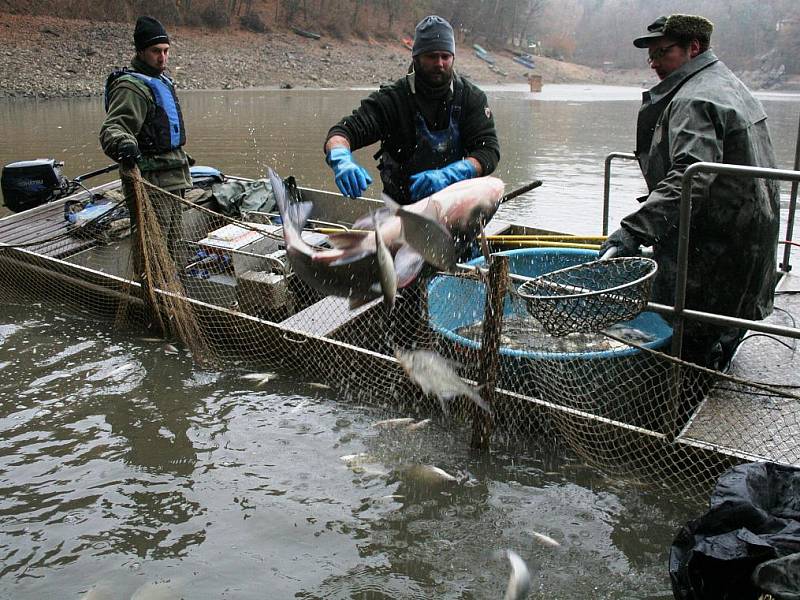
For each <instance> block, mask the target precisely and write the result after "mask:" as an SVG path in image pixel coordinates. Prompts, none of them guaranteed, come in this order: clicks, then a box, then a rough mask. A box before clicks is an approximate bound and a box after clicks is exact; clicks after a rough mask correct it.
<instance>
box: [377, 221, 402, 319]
mask: <svg viewBox="0 0 800 600" xmlns="http://www.w3.org/2000/svg"><path fill="white" fill-rule="evenodd" d="M372 225H373V227H374V228H375V248H376V250H375V253H376V254H377V258H378V275H379V276H380V289H381V293H382V294H383V303H384V305H385V306H386V312H387V313H391V312H392V309H393V308H394V299H395V296H397V272H396V271H395V266H394V260H393V259H392V255H391V253H390V252H389V248H387V247H386V244H385V243H384V241H383V237H382V236H381V228H380V227H378V221H377V219H376V217H375V213H372Z"/></svg>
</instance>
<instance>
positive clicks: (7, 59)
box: [0, 13, 654, 99]
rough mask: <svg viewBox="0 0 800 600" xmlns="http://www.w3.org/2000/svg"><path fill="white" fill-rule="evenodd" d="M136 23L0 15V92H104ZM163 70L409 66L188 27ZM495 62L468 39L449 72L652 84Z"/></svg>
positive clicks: (323, 84)
mask: <svg viewBox="0 0 800 600" xmlns="http://www.w3.org/2000/svg"><path fill="white" fill-rule="evenodd" d="M132 30H133V25H132V24H130V23H115V22H92V21H87V20H79V19H63V18H59V17H42V16H23V15H12V14H8V13H0V57H2V61H0V98H37V99H48V98H71V97H86V96H99V95H102V93H103V89H104V84H105V80H106V77H107V76H108V74H109V73H110V72H112V71H113V70H115V69H117V68H120V67H123V66H127V65H128V63H129V61H130V58H131V56H132V54H133V42H132ZM169 34H170V37H171V41H172V53H171V56H170V74H171V76H172V77H173V78H174V79H175V81H176V82H177V85H178V87H179V88H180V89H193V90H233V89H254V88H264V89H290V88H303V89H306V88H307V89H327V88H335V89H341V88H352V87H370V88H374V87H377V86H378V85H380V84H382V83H387V82H390V81H394V80H395V79H397V78H398V77H401V76H402V75H403V74H404V73H406V72H407V69H408V66H409V64H410V52H409V51H408V49H407V48H405V47H404V46H403V45H402V43H401V42H400V41H399V40H385V39H384V40H374V39H369V40H361V39H350V40H339V39H335V38H330V37H327V36H323V37H322V38H321V39H320V40H312V39H309V38H305V37H302V36H299V35H297V34H295V33H292V32H291V31H285V32H271V33H266V34H264V33H254V32H250V31H245V30H237V29H226V30H220V31H212V30H207V29H197V28H189V27H175V28H170V29H169ZM492 57H493V58H494V60H495V64H494V66H490V65H489V64H488V63H487V62H485V61H483V60H481V59H479V58H478V57H477V56H475V53H474V51H473V50H472V48H471V46H470V45H468V44H461V45H458V46H457V49H456V69H457V71H458V72H459V73H461V74H462V75H465V76H467V77H469V78H470V79H471V80H472V81H474V82H476V83H477V84H478V85H504V84H527V81H528V79H527V78H528V76H529V75H530V74H535V75H539V76H540V77H541V78H542V81H543V83H544V84H548V83H550V84H552V83H593V84H606V85H635V86H639V87H646V86H649V85H652V84H653V83H654V80H653V75H652V73H651V72H650V71H649V70H648V69H639V70H634V71H608V72H604V71H602V70H598V69H593V68H591V67H586V66H583V65H577V64H573V63H568V62H563V61H558V60H555V59H550V58H545V57H536V58H535V62H536V64H535V68H534V69H533V70H529V69H527V68H525V67H523V66H522V65H519V64H517V63H515V62H514V61H513V60H512V59H513V56H512V54H511V53H510V52H505V51H503V52H498V53H492Z"/></svg>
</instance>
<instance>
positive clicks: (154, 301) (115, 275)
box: [0, 182, 800, 496]
mask: <svg viewBox="0 0 800 600" xmlns="http://www.w3.org/2000/svg"><path fill="white" fill-rule="evenodd" d="M136 185H138V186H139V187H138V188H136V189H135V191H134V192H133V193H134V194H135V195H137V196H138V195H141V196H142V199H140V201H141V207H142V210H141V214H140V215H136V214H134V217H133V218H131V216H130V214H129V213H128V211H127V210H126V207H128V206H134V208H135V205H132V198H131V194H130V192H129V194H128V198H127V202H126V199H125V197H124V195H123V194H122V192H121V189H120V187H119V184H118V183H117V184H107V185H105V186H100V187H99V188H95V189H94V190H92V191H91V193H89V192H83V193H82V194H79V195H77V196H76V197H73V199H74V198H77V200H78V201H79V202H80V206H79V207H77V208H79V209H80V210H75V208H76V207H75V206H72V207H71V208H70V207H69V206H68V204H67V203H65V202H64V201H60V202H54V203H51V204H48V205H44V206H41V207H39V208H36V209H33V210H31V211H27V212H25V213H20V214H16V215H12V216H10V217H7V218H5V219H3V220H2V221H0V242H2V246H0V300H2V301H3V302H31V301H34V302H37V303H41V304H46V305H50V306H53V307H54V308H56V309H58V310H61V311H64V312H82V313H86V312H88V313H90V314H91V315H93V316H94V317H96V318H100V319H104V320H107V321H109V322H113V323H116V324H117V326H119V327H121V328H125V329H128V330H132V331H138V332H142V331H153V323H154V320H156V321H157V320H158V319H159V318H160V319H161V325H160V329H162V331H163V334H164V336H165V337H166V338H167V339H169V340H171V341H172V342H173V343H175V344H184V345H185V347H187V348H188V349H189V350H190V351H191V353H192V356H193V358H194V359H195V360H196V361H197V362H198V363H200V364H204V365H206V364H214V365H220V366H224V365H226V364H230V363H231V362H233V361H236V363H237V364H245V365H250V366H251V367H252V368H254V369H256V368H259V369H260V368H269V369H270V370H275V369H280V370H285V371H289V372H292V373H294V374H296V376H297V377H298V378H300V379H301V380H308V381H315V382H320V383H325V384H327V385H330V386H334V387H337V388H339V389H340V390H341V391H343V392H344V393H346V394H350V395H352V396H353V397H354V398H356V397H357V398H359V399H363V398H364V397H365V395H366V397H369V398H372V399H380V401H382V402H385V403H386V404H389V405H391V406H393V407H394V408H395V409H396V410H397V411H398V412H399V413H401V414H403V413H405V414H407V415H409V416H420V415H425V416H433V417H436V418H440V419H441V420H442V423H444V424H452V425H453V427H454V428H455V429H456V431H462V432H463V431H464V430H465V429H466V430H469V428H470V426H472V425H473V420H474V419H476V418H477V415H478V413H476V409H475V406H474V403H472V402H469V401H467V400H464V399H456V400H453V401H451V402H450V404H449V411H448V415H447V416H446V417H445V416H444V414H443V413H442V411H441V407H440V404H439V401H438V400H436V399H434V398H430V397H426V396H423V395H422V394H421V392H420V390H419V388H418V387H417V386H416V385H415V384H414V383H412V382H411V381H410V380H409V378H408V377H407V376H406V375H405V374H404V372H403V370H402V369H401V367H400V365H399V364H398V363H397V361H396V360H395V358H394V356H395V352H394V351H395V349H396V348H407V349H415V348H419V349H432V350H435V351H437V352H438V353H440V354H441V355H442V356H444V357H446V358H448V359H451V360H454V361H456V362H457V363H458V364H460V365H461V368H460V371H459V373H460V375H461V376H462V377H463V378H465V380H466V381H468V382H469V383H473V384H475V385H478V384H480V383H482V382H486V381H489V382H491V383H492V386H491V391H492V394H491V402H492V415H491V419H490V423H489V426H490V429H491V444H492V445H495V446H496V445H504V446H511V447H513V445H515V444H520V443H525V440H529V439H531V438H535V439H537V440H540V441H542V440H543V441H545V442H547V443H550V444H552V445H553V446H554V447H556V446H559V447H560V446H567V447H568V448H569V449H571V450H572V451H574V452H575V453H577V454H578V455H580V456H581V457H583V458H584V459H585V460H586V461H587V462H588V463H590V464H593V465H597V466H599V467H601V468H603V469H604V470H606V471H607V472H609V473H612V474H615V475H618V476H620V477H625V478H633V479H636V480H639V479H641V480H643V481H647V482H649V483H656V484H664V485H669V486H670V488H671V489H673V490H675V491H676V492H678V493H684V494H698V495H700V496H702V495H705V494H707V493H708V491H709V490H710V489H711V487H712V485H713V482H714V481H715V479H716V478H717V477H718V475H719V474H720V472H721V470H723V469H724V468H727V467H728V466H730V465H732V464H735V463H738V462H742V461H747V460H759V459H760V460H764V459H767V460H773V461H777V462H783V463H789V464H800V436H799V435H798V433H800V419H799V418H798V415H799V414H800V403H799V402H798V400H799V399H800V398H798V396H797V395H796V394H795V393H794V392H793V390H792V389H791V388H785V387H780V386H777V385H765V384H760V383H757V382H755V381H747V380H744V379H739V378H735V377H731V376H727V375H723V374H721V373H717V372H712V371H708V370H704V369H701V368H699V367H696V366H694V365H691V364H688V363H684V362H682V361H680V360H677V359H675V358H673V357H671V356H669V355H668V354H667V351H668V349H669V334H670V331H671V330H670V329H669V327H668V325H666V323H665V322H663V320H662V319H661V318H660V317H658V316H657V315H655V314H653V313H647V312H645V313H643V314H641V315H640V316H638V317H637V318H636V319H634V320H632V321H627V322H623V323H617V322H613V323H606V322H603V323H602V324H601V327H600V328H599V329H600V330H598V326H597V324H595V326H593V327H592V328H591V331H590V332H574V331H572V332H570V333H567V334H565V335H560V336H553V335H552V334H551V333H550V332H549V331H548V329H549V328H548V327H546V326H545V325H543V324H542V322H541V321H539V320H538V319H536V318H535V317H533V316H532V315H531V314H530V312H529V311H528V308H527V307H526V302H525V301H524V300H522V299H521V298H520V296H519V295H518V294H516V293H514V292H513V289H512V290H509V292H507V293H506V294H505V297H504V300H503V303H502V305H503V310H502V318H501V320H500V323H499V326H500V327H501V329H500V337H499V340H500V342H499V343H500V349H499V355H498V356H497V360H496V361H495V363H496V370H495V371H494V372H493V373H487V372H486V365H487V364H488V363H490V362H492V361H487V354H486V352H487V350H486V349H485V348H483V346H482V344H481V340H482V338H483V335H484V332H485V331H487V329H486V326H487V323H485V322H484V319H485V315H487V314H491V311H488V312H487V311H486V309H485V307H486V297H487V284H486V279H485V277H483V276H481V275H480V274H476V273H475V272H464V273H459V274H448V275H443V274H434V275H433V276H431V277H426V278H424V279H421V280H419V281H418V282H416V283H415V284H414V285H412V286H410V287H408V288H405V289H403V290H401V292H400V295H399V297H398V299H397V305H396V308H395V310H394V311H393V312H392V313H391V314H388V313H387V311H386V310H384V307H383V305H382V303H381V301H380V300H375V301H373V302H369V303H367V304H365V305H363V306H361V307H359V308H356V309H354V310H351V309H350V308H349V306H348V301H347V300H346V299H344V298H338V297H332V296H327V297H326V296H322V295H321V294H319V293H318V292H316V291H315V290H314V289H312V288H311V287H309V286H308V285H306V284H305V283H303V282H302V281H300V280H299V278H298V277H296V276H295V274H294V273H292V270H291V265H290V264H289V262H288V261H287V260H286V251H285V247H284V241H283V235H282V232H281V227H280V224H279V223H278V222H277V221H276V219H275V214H274V213H273V212H272V211H271V210H269V209H265V210H262V211H258V210H254V211H251V212H249V213H248V214H246V215H244V216H238V217H236V218H233V217H230V216H225V215H223V214H222V213H221V212H220V206H219V205H218V202H217V201H216V200H215V195H214V188H213V184H212V183H211V182H207V183H203V182H201V183H200V184H199V185H198V187H196V188H195V189H193V190H190V191H189V192H188V193H187V194H186V196H185V197H180V196H176V195H173V194H169V193H167V192H164V191H163V190H160V189H158V188H156V187H154V186H152V185H150V184H148V183H147V182H139V183H137V184H136ZM312 192H313V191H306V190H303V191H301V194H303V195H308V194H312ZM313 194H316V195H313ZM313 194H312V196H313V200H314V201H315V207H316V208H319V210H320V212H319V213H318V214H312V220H311V222H312V224H313V223H315V222H316V223H317V224H319V222H321V221H327V222H328V223H329V224H330V223H336V224H339V225H342V224H344V225H349V224H352V223H353V222H354V221H355V220H356V219H357V218H358V217H359V216H362V215H363V214H364V213H365V212H366V210H365V209H364V208H363V206H364V202H366V201H364V200H359V201H354V203H355V204H354V205H353V207H349V205H348V204H347V202H346V201H345V199H342V198H341V197H340V196H334V195H332V194H330V195H326V194H325V193H323V192H314V193H313ZM90 203H91V204H90ZM92 205H93V206H95V207H97V206H100V207H101V208H100V209H98V210H99V212H100V213H101V214H100V215H99V216H94V217H92V218H89V219H82V218H81V216H82V215H84V213H86V212H87V211H86V209H87V206H92ZM326 206H330V207H336V209H337V210H338V211H339V212H338V213H337V214H333V212H331V213H330V214H327V213H326V212H325V211H324V208H325V207H326ZM316 208H315V210H316ZM68 209H69V210H68ZM348 211H349V212H348ZM90 212H91V211H90ZM76 215H77V216H76ZM165 215H166V216H165ZM170 215H172V217H174V216H175V215H177V221H175V220H174V219H173V218H172V217H171V216H170ZM131 223H133V224H134V227H131ZM137 223H141V225H140V226H136V224H137ZM305 235H307V237H308V239H307V241H308V243H310V244H315V245H322V246H324V244H325V240H326V236H325V234H323V233H320V232H319V231H308V232H306V233H305V234H304V236H305ZM145 263H148V264H147V266H146V267H145ZM517 266H518V265H516V264H514V263H512V264H511V270H512V272H516V268H517ZM581 285H583V284H581ZM511 287H512V288H513V286H511ZM498 316H500V315H498ZM496 324H497V323H496ZM485 391H486V390H482V395H484V392H485ZM480 417H481V418H484V415H480ZM484 425H486V423H484Z"/></svg>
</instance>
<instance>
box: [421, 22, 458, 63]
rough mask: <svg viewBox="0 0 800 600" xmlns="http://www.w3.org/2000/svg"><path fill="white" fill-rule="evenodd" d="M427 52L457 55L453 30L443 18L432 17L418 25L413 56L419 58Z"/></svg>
mask: <svg viewBox="0 0 800 600" xmlns="http://www.w3.org/2000/svg"><path fill="white" fill-rule="evenodd" d="M426 52H449V53H450V54H455V53H456V40H455V37H454V36H453V28H452V27H451V26H450V23H448V22H447V21H445V20H444V19H443V18H442V17H437V16H436V15H431V16H429V17H425V18H424V19H422V21H420V22H419V23H417V28H416V30H415V31H414V47H413V49H412V50H411V56H418V55H420V54H425V53H426Z"/></svg>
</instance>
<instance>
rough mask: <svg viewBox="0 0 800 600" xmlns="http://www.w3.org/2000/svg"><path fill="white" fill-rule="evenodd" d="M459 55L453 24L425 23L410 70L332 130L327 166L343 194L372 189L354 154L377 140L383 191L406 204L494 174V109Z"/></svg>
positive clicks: (436, 20)
mask: <svg viewBox="0 0 800 600" xmlns="http://www.w3.org/2000/svg"><path fill="white" fill-rule="evenodd" d="M455 50H456V48H455V39H454V36H453V28H452V27H451V26H450V23H448V22H447V21H445V20H444V19H442V18H441V17H437V16H435V15H432V16H429V17H425V18H424V19H422V21H420V22H419V24H418V25H417V28H416V33H415V36H414V46H413V50H412V53H411V56H412V61H413V64H412V68H411V69H410V72H409V73H408V74H407V75H406V76H404V77H402V78H401V79H399V80H397V81H395V82H394V83H392V84H390V85H387V86H383V87H381V88H380V89H379V90H378V91H377V92H373V93H372V94H370V96H369V97H368V98H366V99H365V100H363V101H362V102H361V106H360V107H359V108H357V109H356V110H354V111H353V114H352V115H350V116H347V117H344V118H343V119H342V120H341V121H339V123H337V124H336V125H334V126H333V127H332V128H331V129H330V131H328V136H327V138H326V140H325V154H326V161H327V163H328V165H330V167H331V169H333V172H334V175H335V179H336V185H337V186H338V188H339V191H341V193H342V194H343V195H345V196H350V197H353V198H355V197H358V196H360V195H362V194H363V193H364V191H365V190H366V189H367V187H368V186H369V184H371V183H372V178H371V177H370V176H369V173H367V171H366V170H365V169H364V168H363V167H361V166H360V165H359V164H357V163H356V162H355V161H354V160H353V157H352V154H351V151H352V150H356V149H358V148H362V147H364V146H369V145H370V144H374V143H375V142H378V141H380V143H381V147H380V150H379V152H378V154H379V156H380V164H379V165H378V170H379V171H380V174H381V180H382V182H383V189H384V192H386V194H388V195H389V196H391V197H392V198H394V199H395V200H396V201H397V202H399V203H401V204H409V203H411V202H414V201H416V200H419V199H421V198H425V197H426V196H429V195H431V194H433V193H434V192H437V191H439V190H441V189H443V188H445V187H447V186H448V185H450V184H452V183H455V182H456V181H461V180H463V179H469V178H472V177H479V176H482V175H488V174H490V173H491V172H492V171H494V169H495V167H496V166H497V162H498V161H499V160H500V145H499V144H498V141H497V133H496V131H495V126H494V119H493V117H492V111H491V110H490V108H489V105H488V102H487V100H486V94H484V93H483V92H482V91H481V90H480V89H479V88H478V87H477V86H475V85H474V84H472V83H471V82H469V81H467V80H466V79H464V78H463V77H460V76H459V75H457V74H456V73H455V71H454V70H453V62H454V60H455Z"/></svg>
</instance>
